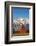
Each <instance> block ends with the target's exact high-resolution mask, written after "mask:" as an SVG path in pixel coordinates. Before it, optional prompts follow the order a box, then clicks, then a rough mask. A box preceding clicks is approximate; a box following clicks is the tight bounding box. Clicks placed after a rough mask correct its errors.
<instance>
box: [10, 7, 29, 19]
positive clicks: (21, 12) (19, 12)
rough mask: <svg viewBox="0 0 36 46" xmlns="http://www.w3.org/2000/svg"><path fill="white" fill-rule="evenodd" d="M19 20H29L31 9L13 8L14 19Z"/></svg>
mask: <svg viewBox="0 0 36 46" xmlns="http://www.w3.org/2000/svg"><path fill="white" fill-rule="evenodd" d="M11 10H12V9H11ZM18 18H27V19H28V18H29V9H28V8H19V7H13V19H18Z"/></svg>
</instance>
